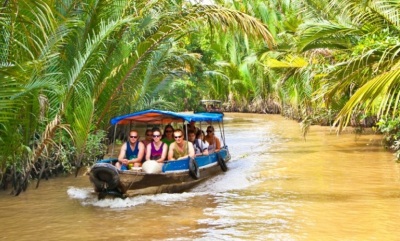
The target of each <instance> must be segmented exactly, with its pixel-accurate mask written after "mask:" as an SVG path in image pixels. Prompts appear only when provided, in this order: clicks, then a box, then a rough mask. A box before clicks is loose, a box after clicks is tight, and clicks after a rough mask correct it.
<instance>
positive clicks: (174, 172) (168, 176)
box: [89, 148, 230, 196]
mask: <svg viewBox="0 0 400 241" xmlns="http://www.w3.org/2000/svg"><path fill="white" fill-rule="evenodd" d="M218 158H220V161H223V164H225V163H226V162H228V161H229V160H230V154H229V151H228V149H227V148H222V149H221V150H220V151H219V152H218V153H212V154H210V155H203V156H196V157H195V161H196V163H197V166H198V169H199V170H198V176H197V177H196V176H193V175H190V172H189V166H190V165H189V162H190V160H189V158H188V159H182V160H174V161H168V162H167V163H165V164H164V165H163V168H162V173H157V174H150V173H144V172H141V171H131V170H127V171H120V170H118V184H117V185H116V184H115V183H109V184H107V183H104V182H102V180H98V178H97V177H98V176H101V175H98V173H94V172H92V171H91V172H90V173H89V175H90V177H91V178H90V180H91V182H92V183H93V184H94V187H95V191H96V192H107V190H106V189H107V187H108V186H112V187H114V186H117V188H114V189H113V190H109V191H110V192H111V191H112V192H115V191H117V192H120V193H121V194H122V195H123V196H136V195H141V194H155V193H177V192H183V191H186V190H188V189H190V188H192V187H194V186H195V185H197V184H199V183H200V182H202V181H204V180H206V179H208V178H209V177H212V176H215V175H217V174H219V173H221V172H223V171H226V169H224V168H223V167H222V166H221V163H218ZM113 161H116V160H115V159H105V160H101V161H99V162H98V163H96V164H95V165H94V166H93V167H92V169H94V170H96V167H97V166H99V165H101V166H102V168H103V166H104V165H110V166H109V168H110V169H112V170H110V173H115V170H114V166H112V165H111V164H104V163H112V162H113ZM96 165H97V166H96ZM225 167H226V166H225ZM102 171H108V170H105V169H104V168H103V169H102ZM113 175H115V174H113ZM114 180H115V179H113V181H114ZM104 187H106V188H104Z"/></svg>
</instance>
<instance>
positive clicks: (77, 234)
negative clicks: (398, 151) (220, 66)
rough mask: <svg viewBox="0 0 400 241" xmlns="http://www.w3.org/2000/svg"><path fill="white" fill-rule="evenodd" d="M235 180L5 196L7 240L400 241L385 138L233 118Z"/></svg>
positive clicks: (82, 186)
mask: <svg viewBox="0 0 400 241" xmlns="http://www.w3.org/2000/svg"><path fill="white" fill-rule="evenodd" d="M225 132H226V140H227V142H228V146H229V149H230V152H231V155H232V160H231V161H230V162H229V163H228V168H229V170H228V172H226V173H223V174H221V175H219V176H217V177H215V178H213V179H210V180H208V181H206V182H205V183H202V184H201V185H200V186H198V187H196V188H194V189H193V190H190V191H188V192H185V193H180V194H158V195H146V196H139V197H133V198H127V199H124V200H122V199H114V200H111V199H106V200H101V201H98V200H97V199H96V197H95V196H94V195H93V194H92V193H91V191H92V189H91V185H90V183H89V181H88V178H87V177H86V176H78V177H77V178H75V177H59V178H53V179H50V180H48V181H44V180H43V181H41V185H40V187H39V188H38V189H34V186H35V184H36V183H35V182H33V183H31V185H30V189H29V190H28V191H27V192H24V193H22V194H20V196H18V197H14V196H11V195H9V192H10V191H1V192H0V213H1V215H0V240H179V241H185V240H363V241H364V240H400V228H399V225H398V222H399V220H400V167H399V163H397V162H396V161H395V160H394V156H393V154H392V153H389V152H387V151H385V150H384V148H383V147H382V146H381V144H380V142H381V136H379V135H374V134H364V135H355V134H353V133H352V131H351V130H348V131H345V132H344V133H343V134H341V135H336V133H335V132H334V130H333V131H332V130H331V129H330V128H329V127H320V126H312V127H311V129H310V132H309V134H308V135H307V137H306V139H305V140H304V138H303V137H302V134H301V130H300V126H299V124H298V123H296V122H294V121H291V120H286V119H284V118H283V117H281V116H278V115H260V114H236V113H235V114H231V113H227V114H226V122H225Z"/></svg>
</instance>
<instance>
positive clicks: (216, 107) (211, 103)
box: [194, 100, 223, 114]
mask: <svg viewBox="0 0 400 241" xmlns="http://www.w3.org/2000/svg"><path fill="white" fill-rule="evenodd" d="M199 104H200V105H199V106H198V107H197V108H196V109H195V111H194V113H221V114H223V108H222V102H221V101H220V100H200V103H199Z"/></svg>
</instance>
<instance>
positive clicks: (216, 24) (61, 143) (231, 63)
mask: <svg viewBox="0 0 400 241" xmlns="http://www.w3.org/2000/svg"><path fill="white" fill-rule="evenodd" d="M399 12H400V1H398V0H388V1H381V0H367V1H364V0H363V1H355V0H344V1H343V0H342V1H339V0H329V1H328V0H318V1H317V0H308V1H301V0H297V1H296V0H269V1H265V0H243V1H235V0H215V1H213V4H210V5H206V4H204V3H203V1H188V0H160V1H158V0H150V1H149V0H148V1H141V0H118V1H115V0H103V1H98V0H86V1H82V0H59V1H55V0H22V1H16V0H4V1H3V3H2V5H1V8H0V33H1V38H0V49H1V51H0V84H1V86H2V88H1V90H0V184H1V186H2V187H3V188H6V187H7V185H9V186H11V187H12V189H13V193H14V194H15V195H18V194H19V193H20V192H21V191H23V190H25V188H26V186H27V183H28V182H29V180H32V179H36V180H37V185H38V184H39V181H40V179H41V178H43V177H48V176H51V175H53V174H56V173H58V172H59V171H63V172H64V171H68V172H71V171H77V170H79V167H81V166H88V165H91V164H92V163H93V162H94V161H95V160H96V159H97V158H99V157H101V156H102V155H104V152H105V144H106V143H107V142H106V137H107V132H108V128H109V124H108V120H109V119H110V117H113V116H115V115H118V114H121V113H129V112H132V111H136V110H141V109H148V108H159V109H169V110H192V109H194V108H196V104H197V103H198V102H199V100H200V99H220V100H222V101H223V102H224V108H225V110H226V111H242V112H261V113H280V114H283V115H285V116H289V117H291V118H293V119H296V120H298V121H301V123H302V126H303V128H304V133H306V132H307V131H308V129H309V127H310V126H311V125H312V124H323V125H332V126H335V127H337V130H339V131H340V130H342V129H343V128H344V127H346V126H347V125H353V126H358V127H360V128H362V127H366V126H375V127H376V128H377V130H378V131H380V132H382V133H384V134H386V136H385V140H387V142H386V143H387V146H388V147H392V148H393V149H394V150H399V149H400V144H399V143H400V128H399V123H400V122H399V112H398V104H399V101H400V95H399V94H400V93H399V87H398V86H399V80H400V77H399V74H400V68H399V66H400V65H399V63H400V62H399V55H400V54H399V53H400V38H399V36H400V35H399V31H400V15H399ZM399 156H400V155H399Z"/></svg>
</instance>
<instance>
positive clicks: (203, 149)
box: [193, 130, 209, 156]
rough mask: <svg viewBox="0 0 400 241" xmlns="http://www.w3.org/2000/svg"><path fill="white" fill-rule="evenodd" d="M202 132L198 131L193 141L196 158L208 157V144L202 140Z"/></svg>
mask: <svg viewBox="0 0 400 241" xmlns="http://www.w3.org/2000/svg"><path fill="white" fill-rule="evenodd" d="M204 136H205V135H204V131H203V130H198V131H197V133H196V139H195V141H194V144H193V146H194V152H195V154H196V156H199V155H208V146H209V145H208V142H207V141H205V140H204Z"/></svg>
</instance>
